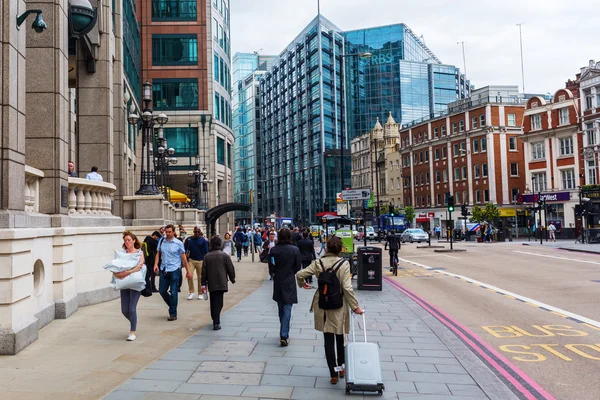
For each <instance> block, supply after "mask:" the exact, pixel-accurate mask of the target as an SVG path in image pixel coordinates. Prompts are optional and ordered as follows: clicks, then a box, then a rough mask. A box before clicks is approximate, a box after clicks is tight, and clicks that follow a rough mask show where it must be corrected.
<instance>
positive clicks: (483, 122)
mask: <svg viewBox="0 0 600 400" xmlns="http://www.w3.org/2000/svg"><path fill="white" fill-rule="evenodd" d="M479 126H480V127H482V128H483V127H484V126H485V114H481V115H480V116H479Z"/></svg>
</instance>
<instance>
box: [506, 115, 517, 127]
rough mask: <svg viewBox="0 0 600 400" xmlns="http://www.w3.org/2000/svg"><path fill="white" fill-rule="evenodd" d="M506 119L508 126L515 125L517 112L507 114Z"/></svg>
mask: <svg viewBox="0 0 600 400" xmlns="http://www.w3.org/2000/svg"><path fill="white" fill-rule="evenodd" d="M506 120H507V122H506V124H507V125H508V126H517V114H507V118H506Z"/></svg>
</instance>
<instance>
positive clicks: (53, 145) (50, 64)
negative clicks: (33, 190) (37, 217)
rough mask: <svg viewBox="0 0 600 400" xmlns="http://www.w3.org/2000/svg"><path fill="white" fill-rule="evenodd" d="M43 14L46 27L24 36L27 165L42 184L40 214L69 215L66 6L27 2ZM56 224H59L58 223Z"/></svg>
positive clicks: (58, 2) (61, 0) (64, 1)
mask: <svg viewBox="0 0 600 400" xmlns="http://www.w3.org/2000/svg"><path fill="white" fill-rule="evenodd" d="M27 6H28V7H27V8H29V9H36V8H38V9H41V10H42V11H43V17H44V20H45V21H46V23H47V25H48V27H47V29H46V30H45V31H44V32H42V33H36V32H35V31H33V30H31V29H29V26H28V25H29V22H26V23H24V24H23V25H22V27H21V29H22V30H25V31H26V32H27V54H28V57H27V85H26V88H27V93H26V99H27V108H28V109H29V113H27V129H26V152H27V156H26V162H27V164H28V165H30V166H32V167H35V168H37V169H40V170H42V171H43V172H44V179H42V180H41V181H40V196H39V198H40V212H42V213H46V214H67V211H68V209H67V207H68V202H67V200H68V199H67V196H68V186H69V185H68V181H67V162H68V156H69V136H70V114H69V101H70V92H69V82H68V41H67V40H66V38H67V36H68V34H67V30H68V19H67V9H68V1H67V0H56V1H54V2H51V3H48V2H39V3H38V2H27ZM57 224H60V222H57Z"/></svg>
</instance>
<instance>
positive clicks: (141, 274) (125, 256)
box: [104, 250, 146, 292]
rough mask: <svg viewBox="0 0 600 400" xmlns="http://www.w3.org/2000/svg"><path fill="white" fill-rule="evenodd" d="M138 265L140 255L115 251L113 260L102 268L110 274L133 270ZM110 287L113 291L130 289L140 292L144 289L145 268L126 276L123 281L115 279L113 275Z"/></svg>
mask: <svg viewBox="0 0 600 400" xmlns="http://www.w3.org/2000/svg"><path fill="white" fill-rule="evenodd" d="M139 263H140V253H139V252H137V253H125V252H124V251H118V250H115V259H114V260H112V261H111V262H110V263H108V264H106V265H105V266H104V269H106V270H107V271H110V272H123V271H127V270H130V269H132V268H135V267H136V266H137V265H138V264H139ZM110 283H111V285H112V287H113V288H114V289H115V290H123V289H131V290H135V291H137V292H141V291H142V290H144V288H145V287H146V266H145V265H142V269H141V270H139V271H138V272H134V273H133V274H131V275H128V276H127V277H125V278H124V279H117V278H115V276H114V275H113V277H112V280H111V282H110Z"/></svg>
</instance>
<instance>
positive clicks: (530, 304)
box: [525, 303, 540, 308]
mask: <svg viewBox="0 0 600 400" xmlns="http://www.w3.org/2000/svg"><path fill="white" fill-rule="evenodd" d="M525 304H527V305H528V306H531V307H535V308H540V306H538V305H536V304H533V303H525Z"/></svg>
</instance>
